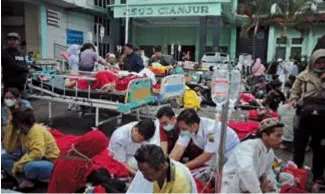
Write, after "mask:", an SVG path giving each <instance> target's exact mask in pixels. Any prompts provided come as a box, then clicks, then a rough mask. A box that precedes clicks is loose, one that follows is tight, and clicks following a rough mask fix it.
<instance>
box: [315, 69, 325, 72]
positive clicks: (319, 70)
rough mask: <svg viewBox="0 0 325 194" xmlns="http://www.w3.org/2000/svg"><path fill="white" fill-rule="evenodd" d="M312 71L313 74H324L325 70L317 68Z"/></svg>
mask: <svg viewBox="0 0 325 194" xmlns="http://www.w3.org/2000/svg"><path fill="white" fill-rule="evenodd" d="M313 71H314V72H315V73H324V72H325V69H317V68H313Z"/></svg>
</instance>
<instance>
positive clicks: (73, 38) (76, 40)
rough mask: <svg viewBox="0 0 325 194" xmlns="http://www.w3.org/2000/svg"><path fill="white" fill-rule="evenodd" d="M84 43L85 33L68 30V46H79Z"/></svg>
mask: <svg viewBox="0 0 325 194" xmlns="http://www.w3.org/2000/svg"><path fill="white" fill-rule="evenodd" d="M83 43H84V33H83V32H82V31H77V30H69V29H67V44H79V45H82V44H83Z"/></svg>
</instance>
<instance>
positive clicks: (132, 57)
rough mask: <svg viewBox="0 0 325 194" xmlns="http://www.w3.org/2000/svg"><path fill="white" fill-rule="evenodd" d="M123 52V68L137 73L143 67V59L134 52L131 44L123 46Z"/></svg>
mask: <svg viewBox="0 0 325 194" xmlns="http://www.w3.org/2000/svg"><path fill="white" fill-rule="evenodd" d="M124 54H125V55H126V57H125V59H124V68H125V70H127V71H129V72H136V73H139V72H140V71H141V70H142V69H143V68H144V65H143V60H142V58H141V57H140V56H139V55H138V54H136V53H135V52H134V50H133V45H132V44H130V43H128V44H126V45H125V46H124Z"/></svg>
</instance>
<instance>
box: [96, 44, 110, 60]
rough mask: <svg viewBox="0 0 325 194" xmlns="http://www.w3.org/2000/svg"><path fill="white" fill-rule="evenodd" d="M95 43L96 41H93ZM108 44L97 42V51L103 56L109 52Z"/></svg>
mask: <svg viewBox="0 0 325 194" xmlns="http://www.w3.org/2000/svg"><path fill="white" fill-rule="evenodd" d="M95 45H97V42H95ZM109 51H110V50H109V44H106V43H101V42H100V43H99V45H98V53H99V55H100V56H101V57H103V58H105V57H106V54H107V53H108V52H109Z"/></svg>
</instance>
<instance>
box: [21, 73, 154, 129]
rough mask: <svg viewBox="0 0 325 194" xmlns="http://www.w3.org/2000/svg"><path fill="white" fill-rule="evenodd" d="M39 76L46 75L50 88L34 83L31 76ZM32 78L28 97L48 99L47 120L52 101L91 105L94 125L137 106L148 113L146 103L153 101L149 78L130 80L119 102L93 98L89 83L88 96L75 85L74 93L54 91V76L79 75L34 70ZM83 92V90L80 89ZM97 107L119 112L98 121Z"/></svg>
mask: <svg viewBox="0 0 325 194" xmlns="http://www.w3.org/2000/svg"><path fill="white" fill-rule="evenodd" d="M39 75H41V76H46V77H47V78H49V80H51V81H52V84H49V85H50V89H46V88H45V87H44V86H47V87H48V85H46V83H44V81H43V80H41V81H40V84H38V85H34V84H33V83H34V82H35V81H33V78H34V79H35V77H38V76H39ZM32 77H33V78H31V79H28V80H27V83H26V86H27V87H28V89H27V93H28V96H29V97H30V98H36V99H43V100H47V101H48V103H49V104H48V106H49V120H51V119H52V118H53V116H52V102H63V103H71V104H76V105H81V106H87V107H93V108H95V123H96V127H98V126H100V125H102V124H104V123H106V122H109V121H111V120H114V119H118V120H119V121H120V119H121V118H122V116H123V115H124V114H129V113H131V112H132V111H134V110H138V109H139V108H143V107H147V112H146V113H147V115H149V112H148V110H149V108H148V104H150V103H153V102H154V101H155V98H154V96H153V95H152V84H151V81H150V79H149V78H142V79H136V80H132V81H131V82H130V83H129V85H128V87H127V90H126V93H125V98H124V103H121V102H113V101H109V100H106V99H93V98H91V92H92V90H91V89H90V84H89V87H88V91H87V94H88V97H79V96H78V93H80V92H81V90H80V89H78V88H77V87H76V88H75V89H74V95H73V96H71V95H67V94H66V88H65V87H64V88H63V94H57V93H55V91H54V89H55V86H54V84H53V83H54V82H53V80H54V79H55V78H56V77H61V78H63V80H66V79H69V78H73V79H77V80H78V79H80V77H73V76H69V75H55V74H52V75H51V74H46V73H42V72H36V73H34V74H33V75H32ZM81 79H83V80H88V81H89V82H92V81H95V78H91V77H89V78H85V77H82V78H81ZM82 92H85V91H82ZM99 109H108V110H116V111H117V112H119V115H118V116H116V117H111V118H109V119H106V120H104V121H101V122H100V121H99ZM139 114H140V112H139V111H137V118H138V119H139V118H140V115H139Z"/></svg>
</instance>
